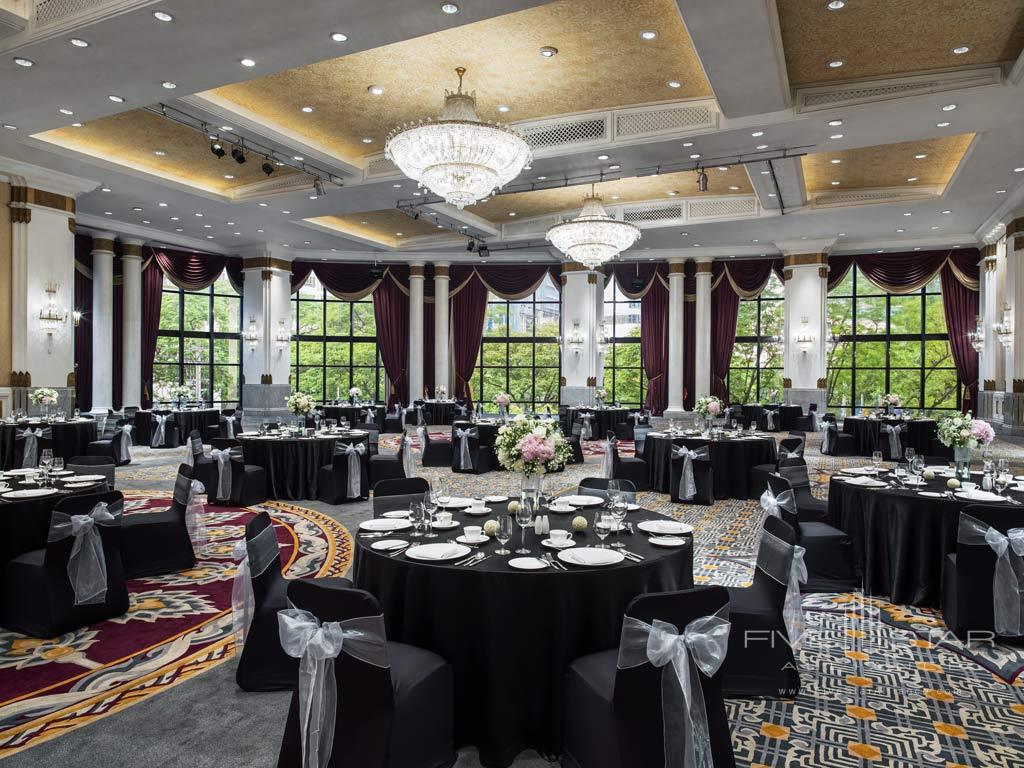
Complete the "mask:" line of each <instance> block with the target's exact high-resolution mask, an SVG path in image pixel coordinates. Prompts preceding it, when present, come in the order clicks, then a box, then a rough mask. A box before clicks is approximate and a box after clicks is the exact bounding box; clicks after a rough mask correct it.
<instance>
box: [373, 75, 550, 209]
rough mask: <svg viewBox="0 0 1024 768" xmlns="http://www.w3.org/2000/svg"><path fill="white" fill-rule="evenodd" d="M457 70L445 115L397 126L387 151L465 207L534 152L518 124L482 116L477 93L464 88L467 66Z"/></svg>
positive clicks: (409, 171) (501, 182) (518, 169)
mask: <svg viewBox="0 0 1024 768" xmlns="http://www.w3.org/2000/svg"><path fill="white" fill-rule="evenodd" d="M455 73H456V74H457V75H458V76H459V89H458V90H457V91H455V92H454V93H453V92H451V91H445V95H444V109H443V110H441V115H440V117H439V118H438V119H437V120H429V119H427V120H421V121H420V122H419V123H415V124H406V125H403V126H402V127H401V128H396V129H395V130H393V131H392V132H391V134H390V135H389V136H388V138H387V143H386V144H385V145H384V156H385V157H386V158H387V159H388V160H390V161H392V162H393V163H394V164H395V165H397V166H398V168H399V169H400V170H401V171H402V173H404V174H405V175H406V176H408V177H409V178H410V179H414V180H415V181H418V182H419V183H420V184H421V185H422V186H424V187H427V188H428V189H429V190H430V191H431V192H433V193H435V194H437V195H440V196H441V197H443V198H444V199H445V201H446V202H448V203H450V204H451V205H454V206H456V207H457V208H464V207H465V206H467V205H472V204H473V203H476V202H479V201H480V200H483V199H484V198H485V197H488V196H489V195H490V194H491V193H492V192H494V191H495V190H496V189H500V188H501V187H503V186H504V185H505V184H507V183H508V182H510V181H512V179H514V178H515V177H516V176H518V175H519V174H520V172H521V171H522V170H523V168H524V167H525V166H527V165H529V163H530V160H532V159H533V154H532V153H531V152H530V145H529V144H527V143H526V140H525V139H523V137H522V136H520V135H519V134H518V133H517V132H516V131H515V130H513V129H512V128H510V127H508V126H507V125H501V124H499V123H486V122H484V121H483V120H481V119H480V117H479V116H478V115H477V112H476V94H475V93H463V92H462V76H463V75H465V74H466V69H465V68H464V67H457V68H456V69H455Z"/></svg>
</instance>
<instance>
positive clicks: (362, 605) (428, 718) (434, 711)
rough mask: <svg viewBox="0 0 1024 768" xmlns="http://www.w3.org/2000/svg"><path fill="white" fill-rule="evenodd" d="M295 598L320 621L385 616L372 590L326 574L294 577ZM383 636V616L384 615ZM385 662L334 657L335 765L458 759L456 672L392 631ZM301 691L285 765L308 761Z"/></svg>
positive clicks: (287, 732)
mask: <svg viewBox="0 0 1024 768" xmlns="http://www.w3.org/2000/svg"><path fill="white" fill-rule="evenodd" d="M288 600H289V601H290V602H291V603H292V604H293V605H294V606H295V608H297V609H299V610H302V611H308V612H309V613H311V614H313V616H315V617H316V618H317V620H318V621H320V622H346V621H349V620H352V619H357V618H364V617H367V618H375V617H379V616H381V607H380V604H379V603H378V602H377V599H376V598H375V597H373V595H371V594H370V593H369V592H364V591H362V590H359V589H346V588H342V587H338V586H335V585H327V584H322V583H320V582H319V581H307V580H301V581H299V580H296V581H292V582H291V583H289V584H288ZM380 625H381V626H380V630H379V631H380V634H381V635H383V633H384V629H383V622H380ZM382 639H384V640H385V647H384V648H383V649H382V650H384V651H385V653H386V659H382V660H381V661H383V662H384V664H383V665H382V666H378V665H376V664H369V663H366V662H364V661H360V660H358V659H356V658H355V657H353V656H351V655H349V654H348V653H346V652H345V651H344V650H342V652H341V654H340V655H339V656H338V657H337V658H336V659H335V661H334V667H333V669H334V676H335V679H336V681H337V691H338V695H337V697H336V699H335V701H336V704H335V715H336V717H335V727H334V743H333V749H332V750H331V757H330V760H329V761H328V762H327V763H326V766H327V767H328V768H343V767H344V768H347V767H348V766H359V768H446V767H447V766H452V765H454V764H455V760H456V758H457V755H456V753H455V737H454V732H453V728H454V726H453V724H454V722H455V713H454V705H453V699H454V685H455V684H454V675H453V673H452V668H451V666H450V665H449V664H448V662H446V661H445V660H444V659H443V658H441V657H440V656H438V655H437V654H436V653H434V652H432V651H428V650H425V649H423V648H417V647H416V646H413V645H406V644H405V643H397V642H393V641H390V640H387V639H386V638H383V637H382ZM301 745H302V731H301V727H300V721H299V694H298V691H296V692H294V693H293V694H292V700H291V705H290V706H289V708H288V716H287V720H286V721H285V727H284V737H283V738H282V740H281V751H280V754H279V756H278V761H277V766H278V768H302V766H303V765H304V763H303V760H302V746H301Z"/></svg>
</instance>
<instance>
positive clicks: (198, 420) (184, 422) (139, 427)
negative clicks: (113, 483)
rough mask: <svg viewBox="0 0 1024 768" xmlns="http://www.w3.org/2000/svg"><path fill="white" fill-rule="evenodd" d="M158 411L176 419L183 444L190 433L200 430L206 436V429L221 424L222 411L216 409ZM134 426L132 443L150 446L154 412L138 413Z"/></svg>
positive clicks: (136, 413) (158, 409)
mask: <svg viewBox="0 0 1024 768" xmlns="http://www.w3.org/2000/svg"><path fill="white" fill-rule="evenodd" d="M156 411H157V412H158V413H169V414H171V415H172V416H173V417H174V423H175V424H177V426H178V432H179V434H180V435H181V442H182V443H184V442H185V441H186V440H188V436H189V433H190V432H191V431H192V430H193V429H198V430H199V434H201V435H204V436H205V434H206V427H208V426H216V425H217V424H219V423H220V411H218V410H217V409H216V408H204V409H203V410H201V411H200V410H192V411H165V410H162V409H160V408H157V409H156ZM134 424H135V429H134V431H133V433H132V442H133V443H134V444H135V445H147V446H148V445H149V444H150V442H151V441H152V438H153V411H136V412H135V420H134Z"/></svg>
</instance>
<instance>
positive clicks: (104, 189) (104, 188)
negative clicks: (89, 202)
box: [100, 187, 110, 192]
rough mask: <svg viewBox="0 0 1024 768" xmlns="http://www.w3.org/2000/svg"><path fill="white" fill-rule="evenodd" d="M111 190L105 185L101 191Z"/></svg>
mask: <svg viewBox="0 0 1024 768" xmlns="http://www.w3.org/2000/svg"><path fill="white" fill-rule="evenodd" d="M109 191H110V187H103V188H102V189H100V192H109Z"/></svg>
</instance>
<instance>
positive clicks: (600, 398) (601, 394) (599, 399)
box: [594, 387, 608, 407]
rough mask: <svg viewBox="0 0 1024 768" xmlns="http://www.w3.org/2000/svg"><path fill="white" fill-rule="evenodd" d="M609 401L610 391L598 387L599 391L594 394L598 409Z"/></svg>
mask: <svg viewBox="0 0 1024 768" xmlns="http://www.w3.org/2000/svg"><path fill="white" fill-rule="evenodd" d="M607 399H608V390H607V389H605V388H604V387H598V388H597V390H596V391H595V392H594V401H595V402H596V403H597V405H598V407H601V406H603V405H604V401H605V400H607Z"/></svg>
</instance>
